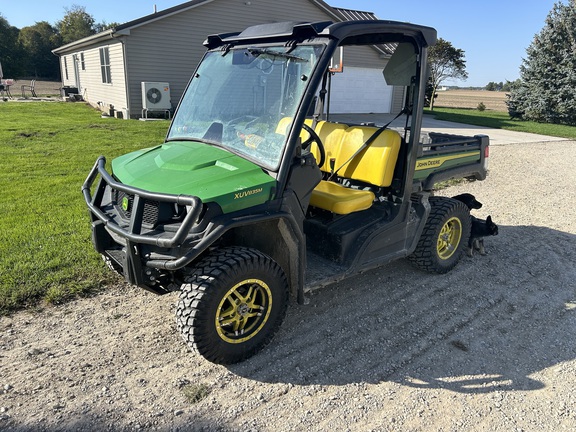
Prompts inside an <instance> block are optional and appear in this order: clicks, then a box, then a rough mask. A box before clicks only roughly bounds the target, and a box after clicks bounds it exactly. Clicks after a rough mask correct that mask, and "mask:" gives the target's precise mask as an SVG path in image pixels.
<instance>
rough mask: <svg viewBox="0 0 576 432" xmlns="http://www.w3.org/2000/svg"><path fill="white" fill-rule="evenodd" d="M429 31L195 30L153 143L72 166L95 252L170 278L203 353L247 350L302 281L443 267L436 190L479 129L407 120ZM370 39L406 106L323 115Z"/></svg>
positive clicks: (447, 258)
mask: <svg viewBox="0 0 576 432" xmlns="http://www.w3.org/2000/svg"><path fill="white" fill-rule="evenodd" d="M435 41H436V31H435V30H434V29H432V28H429V27H423V26H418V25H413V24H407V23H399V22H391V21H354V22H343V23H332V22H314V23H274V24H264V25H258V26H254V27H250V28H248V29H246V30H244V31H243V32H241V33H229V34H220V35H214V36H209V37H208V38H207V40H206V41H205V45H206V47H207V52H206V54H205V56H204V58H203V59H202V61H201V62H200V64H199V65H198V67H197V69H196V71H195V72H194V74H193V76H192V78H191V80H190V82H189V84H188V87H187V89H186V91H185V93H184V95H183V96H182V99H181V101H180V103H179V106H178V108H177V110H176V112H175V114H174V118H173V120H172V123H171V125H170V128H169V131H168V134H167V137H166V140H165V142H164V143H163V144H161V145H159V146H157V147H154V148H147V149H143V150H139V151H136V152H133V153H130V154H126V155H124V156H121V157H118V158H116V159H114V160H113V161H112V162H111V172H109V171H108V170H107V168H106V161H105V159H104V158H103V157H100V158H99V159H98V160H97V161H96V163H95V165H94V167H93V168H92V170H91V172H90V174H89V176H88V178H87V179H86V182H85V183H84V186H83V194H84V198H85V200H86V203H87V205H88V207H89V210H90V215H91V220H92V240H93V243H94V246H95V249H96V251H98V252H99V253H100V254H102V256H103V257H104V259H105V261H106V262H107V263H108V265H109V266H110V267H111V268H112V269H113V270H115V271H117V272H118V273H120V274H122V275H124V277H125V278H126V280H127V281H128V282H130V283H132V284H134V285H137V286H139V287H142V288H144V289H147V290H149V291H152V292H154V293H158V294H162V293H169V292H173V291H179V292H180V297H179V302H178V307H177V325H178V328H179V331H180V332H181V334H182V336H183V337H184V339H185V340H186V341H187V343H188V344H189V346H190V347H191V348H192V349H194V350H195V351H197V352H198V353H200V354H201V355H203V356H204V357H205V358H206V359H208V360H210V361H212V362H216V363H234V362H238V361H242V360H244V359H246V358H248V357H250V356H252V355H254V354H255V353H256V352H258V351H259V350H260V349H262V347H263V346H265V345H266V344H267V343H268V342H269V341H270V340H271V339H272V337H273V335H274V333H275V332H276V331H277V330H278V328H279V327H280V325H281V323H282V321H283V319H284V316H285V313H286V308H287V304H288V302H289V299H290V297H292V298H294V299H296V300H297V301H298V302H299V303H300V304H303V303H305V293H306V292H307V291H308V290H310V289H313V288H316V287H319V286H323V285H327V284H329V283H333V282H335V281H338V280H341V279H343V278H346V277H350V276H351V275H354V274H356V273H358V272H360V271H365V270H367V269H370V268H374V267H376V266H380V265H382V264H385V263H388V262H390V261H392V260H395V259H399V258H405V257H408V258H409V259H410V260H411V261H412V262H413V263H414V264H415V265H416V266H418V267H420V268H422V269H425V270H430V271H434V272H439V273H444V272H447V271H449V270H450V269H452V268H453V267H454V266H455V265H456V264H457V262H458V260H459V259H460V256H461V254H462V251H463V249H464V247H465V246H466V243H467V241H468V237H469V235H470V226H471V222H470V214H469V210H468V208H467V207H466V206H465V205H464V204H462V203H461V202H459V201H456V200H453V199H449V198H441V197H435V196H433V186H434V184H435V183H437V182H438V181H443V180H447V179H450V178H454V177H468V178H476V179H478V180H482V179H484V178H485V176H486V157H487V156H488V137H486V136H476V137H463V136H454V135H443V134H434V133H431V134H428V135H425V134H422V133H421V123H422V110H423V103H424V98H425V87H426V82H427V71H426V61H427V52H428V51H427V50H428V48H429V47H430V46H431V45H433V44H434V43H435ZM371 49H380V51H381V52H389V53H390V55H389V56H388V57H387V58H385V59H383V60H382V61H383V66H384V65H385V67H383V75H382V78H381V79H382V80H386V82H385V84H386V85H387V86H390V87H389V88H392V87H391V86H395V87H396V89H398V87H400V89H401V90H402V94H403V95H404V96H402V98H401V99H400V100H401V101H402V100H404V101H405V102H404V104H403V105H404V108H403V109H401V110H400V109H398V110H397V111H400V114H399V115H398V116H396V117H397V118H396V119H394V120H395V121H394V122H389V120H390V119H391V118H392V117H394V116H393V115H388V116H386V115H382V117H381V119H382V120H381V121H380V120H378V125H375V124H370V123H369V122H367V121H358V118H359V116H358V115H355V118H356V121H354V120H352V121H348V122H344V121H342V118H343V117H342V115H341V114H339V115H338V116H336V115H330V114H329V113H328V112H327V111H329V110H328V108H329V107H330V98H334V97H336V96H335V93H334V92H335V91H336V89H334V90H332V91H331V87H332V86H331V80H332V78H333V74H335V73H338V72H339V71H341V70H344V73H346V65H345V64H343V61H342V59H344V58H346V57H347V56H350V57H351V58H352V57H354V56H356V58H358V55H359V53H360V54H361V53H362V52H363V51H362V50H364V52H365V50H371ZM372 84H373V83H371V82H366V83H365V85H366V86H371V85H372ZM334 87H335V86H334ZM343 91H345V92H346V91H348V90H347V89H346V87H344V89H343ZM350 93H351V94H348V95H347V97H349V98H351V100H352V99H353V98H354V96H355V95H354V94H353V92H350ZM354 103H355V104H356V105H357V104H358V103H362V101H361V100H360V101H355V102H354ZM360 117H361V116H360ZM372 117H374V116H372ZM338 119H340V120H338ZM385 123H387V124H386V125H384V124H385ZM97 180H98V181H97ZM383 289H385V287H383Z"/></svg>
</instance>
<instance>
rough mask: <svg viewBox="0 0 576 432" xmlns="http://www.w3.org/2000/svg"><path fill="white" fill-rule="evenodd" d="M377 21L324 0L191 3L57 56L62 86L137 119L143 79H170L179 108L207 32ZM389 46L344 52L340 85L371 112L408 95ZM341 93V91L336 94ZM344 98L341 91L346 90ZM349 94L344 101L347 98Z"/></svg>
mask: <svg viewBox="0 0 576 432" xmlns="http://www.w3.org/2000/svg"><path fill="white" fill-rule="evenodd" d="M355 19H376V17H375V16H374V15H373V14H372V13H369V12H360V11H352V10H347V9H339V8H332V7H330V6H329V5H328V4H327V3H325V2H323V1H322V0H282V1H278V0H251V1H246V0H192V1H188V2H186V3H183V4H181V5H178V6H174V7H172V8H169V9H166V10H163V11H159V12H156V13H153V14H151V15H147V16H145V17H142V18H139V19H136V20H133V21H130V22H127V23H124V24H121V25H119V26H117V27H115V28H112V29H109V30H106V31H104V32H102V33H98V34H95V35H93V36H89V37H87V38H84V39H80V40H78V41H76V42H73V43H70V44H67V45H64V46H62V47H60V48H57V49H55V50H54V51H53V53H54V54H56V55H58V56H59V57H60V66H61V73H62V85H63V87H73V88H75V89H77V90H75V91H74V92H76V93H78V94H80V95H81V96H82V97H83V98H84V100H85V101H87V102H89V103H90V104H92V105H94V106H99V107H100V108H101V109H103V110H110V108H111V107H113V108H114V113H115V115H116V116H118V117H123V118H138V117H140V116H141V112H142V108H143V105H142V85H141V83H142V82H166V83H168V84H169V87H170V95H171V105H172V106H173V107H174V106H176V104H177V103H178V100H179V99H180V97H181V95H182V93H183V92H184V89H185V88H186V85H187V83H188V81H189V79H190V76H191V75H192V73H193V72H194V69H195V67H196V65H197V64H198V62H199V61H200V59H201V58H202V56H203V54H204V51H205V47H204V46H203V44H202V43H203V42H204V40H205V39H206V36H207V35H210V34H217V33H228V32H234V31H242V30H244V29H245V28H246V27H249V26H251V25H254V24H262V23H269V22H280V21H327V20H330V21H334V22H340V21H347V20H355ZM390 53H391V51H390V50H389V49H388V47H386V46H374V47H358V48H357V49H355V50H354V51H349V52H345V54H344V57H345V58H344V64H345V67H344V72H343V73H341V74H336V76H334V79H333V83H332V85H333V86H344V87H345V88H346V89H347V91H346V92H342V94H344V95H345V94H346V93H348V94H351V93H352V92H353V93H354V94H355V99H358V94H363V95H364V96H363V99H364V102H363V105H364V110H366V106H368V107H369V111H370V112H379V113H389V112H398V111H400V109H401V104H402V97H403V96H402V91H401V89H396V88H393V87H391V86H388V85H386V83H385V82H384V80H383V78H382V69H383V67H384V66H385V64H386V62H387V59H388V58H389V55H390ZM335 93H336V92H335ZM339 93H340V92H339ZM344 97H345V96H344ZM355 109H360V108H358V107H354V106H353V105H350V102H349V101H346V100H345V99H334V100H332V101H331V105H330V111H331V112H333V113H338V112H355Z"/></svg>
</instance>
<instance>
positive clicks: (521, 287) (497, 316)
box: [0, 141, 576, 431]
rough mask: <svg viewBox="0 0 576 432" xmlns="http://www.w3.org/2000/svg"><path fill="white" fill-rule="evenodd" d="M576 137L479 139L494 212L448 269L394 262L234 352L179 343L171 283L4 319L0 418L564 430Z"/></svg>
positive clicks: (109, 424) (158, 424) (21, 422)
mask: <svg viewBox="0 0 576 432" xmlns="http://www.w3.org/2000/svg"><path fill="white" fill-rule="evenodd" d="M575 146H576V142H572V141H559V142H548V143H540V142H533V143H526V142H525V143H519V144H506V145H495V146H493V147H492V148H491V156H490V173H489V177H488V179H487V180H486V181H484V182H476V183H468V184H462V185H460V186H457V187H453V188H450V189H447V190H444V191H442V193H441V194H442V195H448V196H451V195H455V194H458V193H462V192H471V193H473V194H474V195H476V197H477V199H478V200H480V201H481V202H483V203H484V207H483V208H482V209H481V210H480V211H476V213H475V214H476V215H477V216H479V217H486V216H487V215H488V214H490V215H492V218H493V219H494V221H495V222H496V223H498V224H499V226H500V234H499V235H498V236H497V237H491V238H488V239H486V248H487V251H488V255H486V256H479V255H475V256H474V257H472V258H468V257H464V258H463V260H462V262H461V263H460V264H459V265H458V266H457V267H456V269H455V270H454V271H452V272H451V273H449V274H447V275H430V274H427V273H423V272H421V271H419V270H416V269H414V268H413V267H411V266H410V265H409V264H407V263H406V262H405V261H399V262H395V263H392V264H390V265H387V266H384V267H382V268H380V269H378V270H376V271H372V272H369V273H366V274H363V275H361V276H358V277H356V278H354V279H352V280H347V281H345V282H342V283H339V284H336V285H333V286H330V287H328V288H325V289H322V290H319V291H316V292H314V293H313V294H312V296H311V297H310V303H309V304H308V305H306V306H298V305H295V304H294V305H292V306H291V307H290V308H289V310H288V315H287V318H286V321H285V322H284V324H283V326H282V328H281V330H280V332H279V333H278V334H277V336H276V338H275V339H274V341H273V342H272V344H271V345H269V347H267V348H266V349H264V350H263V351H262V352H261V353H260V354H258V355H257V356H255V357H253V358H252V359H250V360H248V361H246V362H244V363H242V364H239V365H234V366H229V367H224V366H216V365H213V364H211V363H208V362H206V361H204V360H203V359H202V358H200V357H198V356H197V355H195V354H192V353H189V352H188V350H187V349H186V348H185V345H184V343H183V342H182V341H181V340H180V338H179V336H178V334H177V333H176V330H175V322H174V318H173V313H174V303H175V301H176V296H175V295H168V296H164V297H156V296H154V295H152V294H148V293H146V292H144V291H141V290H138V289H135V288H131V287H127V286H124V285H122V284H121V283H119V285H118V286H116V287H112V288H110V289H109V290H107V291H106V292H105V293H104V294H102V295H99V296H97V297H94V298H89V299H82V300H78V301H74V302H72V303H68V304H66V305H63V306H59V307H47V308H44V309H41V310H35V311H25V312H21V313H18V314H15V315H13V316H11V317H2V318H0V393H1V394H0V419H1V420H0V430H3V431H32V430H34V431H37V430H47V431H78V430H87V431H88V430H111V431H128V430H138V429H140V430H160V431H172V430H174V431H175V430H181V431H184V430H198V431H200V430H206V431H229V430H235V431H236V430H237V431H250V430H251V431H292V430H293V431H304V430H310V431H326V430H337V431H345V430H354V431H370V430H373V431H463V430H474V431H490V430H497V431H562V430H566V431H573V430H575V429H576V390H575V389H574V388H573V387H574V384H575V381H576V379H575V377H576V342H575V338H574V336H575V334H576V266H575V262H576V212H575V204H574V203H575V202H576V189H575V187H574V185H575V184H576V169H575V167H576V147H575Z"/></svg>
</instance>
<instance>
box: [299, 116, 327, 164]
mask: <svg viewBox="0 0 576 432" xmlns="http://www.w3.org/2000/svg"><path fill="white" fill-rule="evenodd" d="M302 128H303V129H304V130H305V131H306V132H308V134H309V135H310V137H309V138H308V139H307V140H306V141H304V142H303V143H302V148H303V149H304V150H306V149H307V148H308V147H310V144H312V143H313V142H316V145H317V146H318V151H319V152H320V160H319V161H318V162H317V164H318V166H319V167H321V166H322V165H324V161H325V160H326V150H324V144H322V140H321V139H320V137H319V136H318V134H317V133H316V132H315V131H314V129H312V128H311V127H310V126H308V125H307V124H306V123H303V124H302Z"/></svg>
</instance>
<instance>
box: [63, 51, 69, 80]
mask: <svg viewBox="0 0 576 432" xmlns="http://www.w3.org/2000/svg"><path fill="white" fill-rule="evenodd" d="M64 75H65V76H66V81H68V59H67V58H66V57H64Z"/></svg>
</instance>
